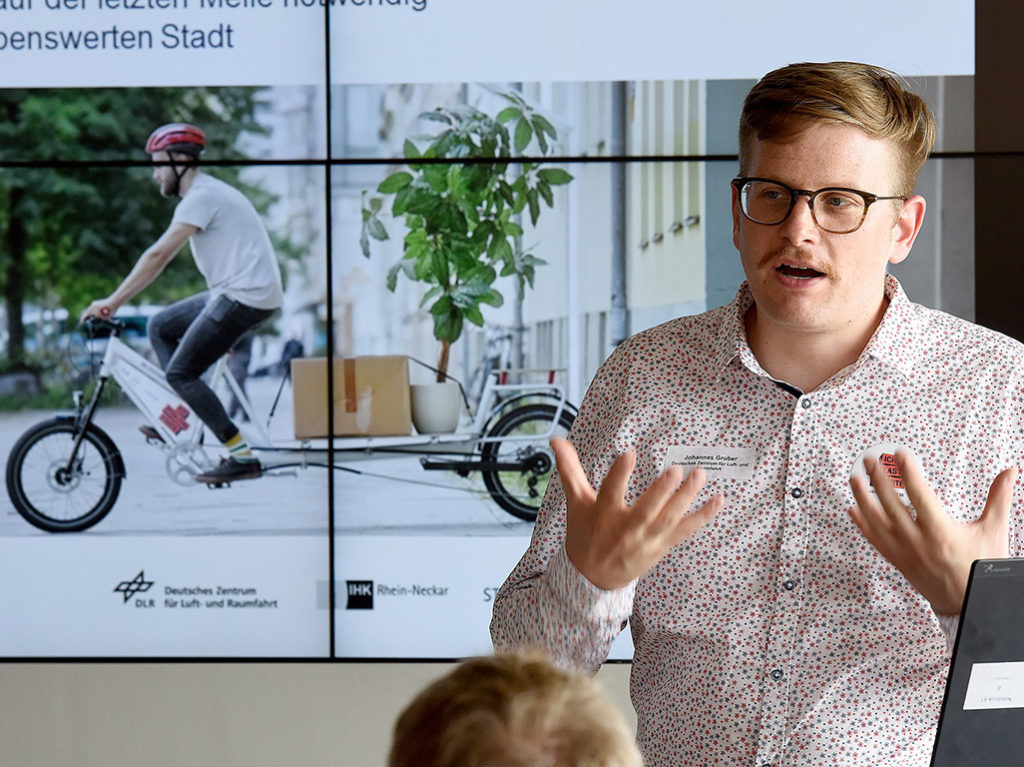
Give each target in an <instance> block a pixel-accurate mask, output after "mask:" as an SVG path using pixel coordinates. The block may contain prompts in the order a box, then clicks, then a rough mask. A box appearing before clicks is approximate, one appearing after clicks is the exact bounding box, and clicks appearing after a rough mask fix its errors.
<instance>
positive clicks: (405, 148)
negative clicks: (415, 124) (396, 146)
mask: <svg viewBox="0 0 1024 767" xmlns="http://www.w3.org/2000/svg"><path fill="white" fill-rule="evenodd" d="M402 154H404V155H405V157H406V159H409V160H418V159H419V158H420V150H419V149H417V148H416V145H415V144H414V143H412V142H411V141H410V140H409V139H406V140H405V143H404V144H402Z"/></svg>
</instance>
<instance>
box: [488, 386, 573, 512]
mask: <svg viewBox="0 0 1024 767" xmlns="http://www.w3.org/2000/svg"><path fill="white" fill-rule="evenodd" d="M556 413H558V408H557V407H556V406H555V405H545V404H540V403H534V404H530V405H524V406H523V407H520V408H516V409H515V410H511V411H509V412H508V413H506V414H505V415H503V416H502V417H501V418H500V419H499V420H498V422H497V423H495V424H494V427H493V428H492V429H491V430H490V431H489V432H487V435H486V436H487V437H489V438H491V439H493V440H494V441H491V442H485V443H484V446H483V449H482V450H481V458H482V459H483V460H484V461H494V462H499V463H509V464H518V465H519V467H520V468H518V469H505V470H499V469H494V470H484V471H483V477H484V485H485V486H486V487H487V490H488V492H489V493H490V494H491V497H492V498H493V499H494V500H495V502H496V503H497V504H498V505H499V506H500V507H501V508H503V509H504V510H505V511H507V512H508V513H509V514H511V515H512V516H514V517H518V518H519V519H525V520H526V521H527V522H533V521H534V520H536V519H537V511H538V510H539V509H540V502H541V499H542V498H543V496H544V490H545V489H546V488H547V486H548V480H549V479H550V478H551V471H552V470H553V468H554V463H555V461H554V456H553V455H552V453H551V447H550V446H549V445H548V440H549V439H550V438H551V437H564V436H565V435H566V434H568V433H569V428H570V427H571V426H572V422H573V419H574V416H573V414H572V413H571V412H569V411H568V410H566V409H565V408H564V407H563V408H562V410H561V413H560V414H558V421H557V422H556V421H555V415H556ZM552 424H554V431H553V432H551V428H552ZM548 432H551V434H548ZM499 437H500V438H502V439H496V438H499Z"/></svg>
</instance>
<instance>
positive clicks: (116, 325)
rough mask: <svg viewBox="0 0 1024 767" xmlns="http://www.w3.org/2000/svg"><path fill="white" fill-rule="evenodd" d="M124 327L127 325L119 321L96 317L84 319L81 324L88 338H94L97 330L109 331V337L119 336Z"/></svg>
mask: <svg viewBox="0 0 1024 767" xmlns="http://www.w3.org/2000/svg"><path fill="white" fill-rule="evenodd" d="M126 327H127V325H126V324H125V323H124V322H121V321H120V320H112V319H109V318H106V317H97V316H96V315H92V316H90V317H86V318H85V320H84V321H83V322H82V328H83V330H84V331H85V333H86V334H87V335H89V336H95V334H96V331H97V330H108V331H110V333H109V335H113V336H119V335H121V332H122V331H123V330H124V329H125V328H126Z"/></svg>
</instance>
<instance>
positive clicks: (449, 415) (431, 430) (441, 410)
mask: <svg viewBox="0 0 1024 767" xmlns="http://www.w3.org/2000/svg"><path fill="white" fill-rule="evenodd" d="M411 388H412V422H413V425H414V426H415V427H416V431H418V432H419V433H420V434H451V433H452V432H453V431H455V428H456V427H457V426H458V425H459V415H460V414H461V413H462V392H461V390H460V389H459V385H458V384H457V383H453V382H451V381H445V382H444V383H429V384H413V385H412V387H411Z"/></svg>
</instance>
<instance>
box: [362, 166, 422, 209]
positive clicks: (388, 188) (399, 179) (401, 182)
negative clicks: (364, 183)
mask: <svg viewBox="0 0 1024 767" xmlns="http://www.w3.org/2000/svg"><path fill="white" fill-rule="evenodd" d="M411 182H412V174H411V173H407V172H406V171H404V170H400V171H398V172H397V173H392V174H391V175H390V176H388V177H387V178H386V179H384V180H383V181H381V182H380V185H379V186H378V187H377V191H378V192H380V193H381V194H394V193H395V192H397V191H399V190H400V189H404V188H405V187H407V186H409V184H410V183H411ZM371 204H372V200H371Z"/></svg>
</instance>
